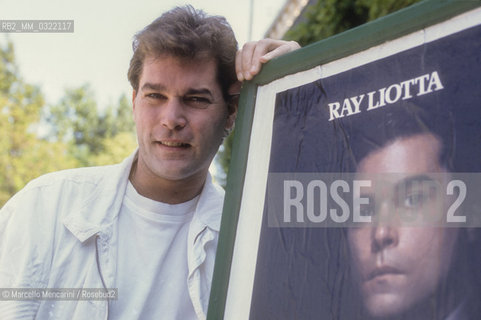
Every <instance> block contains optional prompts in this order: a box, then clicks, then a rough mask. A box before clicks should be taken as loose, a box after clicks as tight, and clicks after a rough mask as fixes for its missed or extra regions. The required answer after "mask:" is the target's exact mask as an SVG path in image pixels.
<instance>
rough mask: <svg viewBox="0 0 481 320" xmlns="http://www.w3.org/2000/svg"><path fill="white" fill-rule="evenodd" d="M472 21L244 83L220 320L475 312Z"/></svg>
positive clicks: (480, 172)
mask: <svg viewBox="0 0 481 320" xmlns="http://www.w3.org/2000/svg"><path fill="white" fill-rule="evenodd" d="M480 21H481V10H480V9H479V8H478V9H474V10H471V11H468V12H465V13H462V14H460V15H456V16H454V17H452V18H450V19H447V20H446V21H442V22H440V23H437V24H435V25H432V26H429V27H426V28H423V29H421V30H418V31H416V32H412V33H410V34H407V35H405V36H403V37H401V38H398V39H394V40H392V41H389V42H387V43H383V44H381V45H378V46H374V47H372V48H368V49H366V50H363V51H361V52H358V53H355V54H352V55H349V56H347V57H343V58H340V59H338V60H334V61H332V62H329V63H327V64H324V65H320V66H318V67H315V68H313V69H311V70H308V71H303V72H299V73H296V74H292V75H288V76H286V77H284V78H282V79H279V80H275V81H273V82H271V83H270V84H268V85H266V86H264V87H261V88H259V89H258V91H257V99H256V114H255V116H254V119H253V123H252V133H251V137H257V139H255V140H252V141H251V144H250V146H249V158H248V160H247V169H246V173H245V182H244V192H243V194H242V201H241V205H240V212H239V222H238V225H237V227H236V233H237V235H236V239H235V245H234V248H233V259H232V265H231V268H230V274H229V275H230V276H229V281H228V290H227V297H226V305H225V315H224V317H225V318H235V319H379V318H385V319H391V318H392V319H394V318H396V317H397V318H400V319H416V318H419V319H478V318H479V317H481V312H480V311H481V310H479V309H480V306H479V303H478V301H479V300H480V299H481V271H480V270H481V268H480V267H481V254H480V250H479V248H480V245H481V231H480V230H481V229H479V228H480V227H481V219H480V217H479V216H480V215H481V201H480V199H479V198H480V197H479V194H481V183H480V181H481V85H480V84H481V55H480V52H481V23H480ZM269 104H271V105H272V107H271V108H269V107H266V105H267V106H269ZM258 105H263V108H264V109H262V110H261V109H259V108H258ZM261 137H262V138H261ZM265 150H269V152H265ZM246 186H249V187H247V188H246Z"/></svg>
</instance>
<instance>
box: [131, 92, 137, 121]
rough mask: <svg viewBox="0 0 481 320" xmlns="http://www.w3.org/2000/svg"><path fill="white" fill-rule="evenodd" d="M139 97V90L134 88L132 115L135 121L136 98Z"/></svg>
mask: <svg viewBox="0 0 481 320" xmlns="http://www.w3.org/2000/svg"><path fill="white" fill-rule="evenodd" d="M136 97H137V91H135V90H132V117H133V118H134V122H135V98H136Z"/></svg>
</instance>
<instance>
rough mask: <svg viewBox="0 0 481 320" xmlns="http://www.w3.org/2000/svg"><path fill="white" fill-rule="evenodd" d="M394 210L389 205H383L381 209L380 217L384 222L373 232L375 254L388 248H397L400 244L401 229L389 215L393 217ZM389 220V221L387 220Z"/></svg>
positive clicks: (379, 223) (374, 228)
mask: <svg viewBox="0 0 481 320" xmlns="http://www.w3.org/2000/svg"><path fill="white" fill-rule="evenodd" d="M392 210H394V209H393V208H392V207H391V206H389V205H388V204H387V203H385V204H382V205H381V208H379V211H380V212H379V215H380V218H381V220H382V221H379V222H378V224H377V225H376V226H374V227H373V230H372V237H373V241H372V250H373V252H377V251H381V250H384V249H387V248H391V247H395V246H397V245H398V242H399V229H398V226H396V225H394V224H395V223H396V219H392V218H393V217H392V216H391V217H389V216H387V215H392V214H393V212H392ZM382 218H384V219H382ZM386 218H387V219H386ZM385 219H386V220H385Z"/></svg>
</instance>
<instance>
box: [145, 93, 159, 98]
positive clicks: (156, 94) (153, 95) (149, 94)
mask: <svg viewBox="0 0 481 320" xmlns="http://www.w3.org/2000/svg"><path fill="white" fill-rule="evenodd" d="M145 96H146V97H147V98H149V99H162V98H163V97H164V96H163V95H161V94H159V93H148V94H146V95H145Z"/></svg>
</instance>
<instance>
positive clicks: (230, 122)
mask: <svg viewBox="0 0 481 320" xmlns="http://www.w3.org/2000/svg"><path fill="white" fill-rule="evenodd" d="M241 86H242V83H241V82H240V81H236V82H235V83H233V84H232V85H231V86H230V87H229V90H228V94H229V101H227V108H228V114H227V121H226V125H225V129H226V130H228V131H231V130H232V129H233V128H234V122H235V119H236V117H237V107H238V105H239V93H240V89H241Z"/></svg>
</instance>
